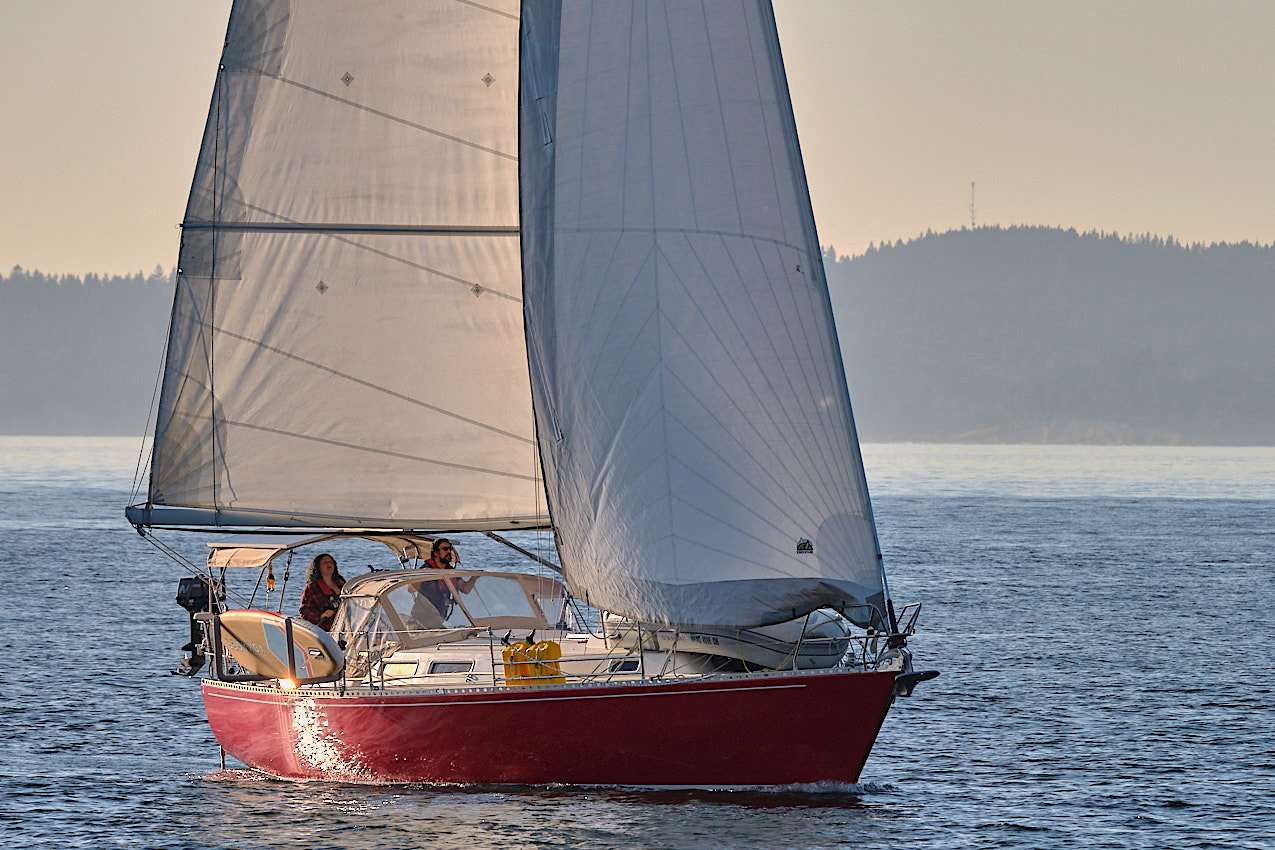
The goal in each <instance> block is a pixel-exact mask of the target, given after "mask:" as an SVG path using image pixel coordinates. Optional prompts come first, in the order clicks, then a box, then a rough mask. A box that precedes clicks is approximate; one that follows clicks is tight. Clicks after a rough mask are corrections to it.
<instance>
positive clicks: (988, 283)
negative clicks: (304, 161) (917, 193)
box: [0, 227, 1275, 445]
mask: <svg viewBox="0 0 1275 850" xmlns="http://www.w3.org/2000/svg"><path fill="white" fill-rule="evenodd" d="M825 262H826V267H827V272H828V281H829V285H830V287H831V290H832V301H833V308H834V310H835V312H836V315H837V326H838V333H839V334H840V339H841V345H842V352H843V354H844V357H845V364H846V375H847V379H848V381H849V384H850V394H851V398H852V399H853V401H854V410H855V418H856V421H857V423H858V426H859V433H860V436H861V437H862V438H863V439H864V440H879V441H890V440H917V441H962V440H963V441H985V442H1091V443H1194V444H1215V445H1227V444H1240V445H1243V444H1248V445H1275V329H1272V327H1271V325H1272V322H1273V321H1275V249H1272V248H1270V247H1264V246H1255V245H1249V244H1240V245H1212V246H1184V245H1181V244H1179V243H1177V242H1175V241H1173V240H1167V239H1161V238H1158V237H1152V236H1143V237H1133V238H1131V237H1117V236H1112V235H1104V234H1078V233H1076V232H1075V231H1071V230H1067V231H1064V230H1059V229H1055V228H1039V227H1017V228H1009V229H1000V228H978V229H976V230H959V231H952V232H949V233H943V234H927V235H926V236H924V237H921V238H919V239H915V240H913V241H911V242H907V243H902V242H897V243H895V244H893V245H883V246H881V247H878V248H874V249H872V250H869V251H868V252H867V253H866V254H864V255H862V256H859V257H854V258H845V257H842V258H838V257H836V256H835V254H833V253H832V252H831V251H829V253H828V255H827V256H826V257H825ZM171 303H172V279H171V275H169V274H167V273H165V272H163V271H162V270H159V269H157V270H156V271H155V272H154V273H153V274H151V275H150V276H149V277H143V276H142V275H140V274H138V275H134V276H131V277H113V278H109V279H107V278H99V277H96V276H89V277H88V278H87V279H84V280H80V279H78V278H67V277H62V278H51V277H47V276H45V275H41V274H39V273H38V272H25V271H23V270H22V269H14V271H13V272H12V273H11V274H10V275H8V276H7V277H5V276H0V433H2V434H84V435H89V434H122V435H137V436H139V437H140V436H141V434H142V431H143V426H144V424H145V421H146V412H147V406H148V404H149V401H150V398H151V393H152V390H153V388H154V382H155V375H156V372H157V370H158V367H159V362H160V358H161V355H162V350H161V349H162V347H163V340H164V333H165V329H166V326H167V323H168V313H169V310H170V307H171Z"/></svg>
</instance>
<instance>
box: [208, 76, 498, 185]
mask: <svg viewBox="0 0 1275 850" xmlns="http://www.w3.org/2000/svg"><path fill="white" fill-rule="evenodd" d="M229 73H235V72H233V71H232V72H229ZM254 73H255V72H254ZM259 76H261V77H264V78H265V79H267V80H274V81H275V82H279V83H283V84H284V85H288V86H292V87H293V88H297V89H300V90H301V91H305V92H309V93H311V94H316V95H318V96H319V97H324V98H327V99H328V100H331V101H334V102H336V103H340V104H342V105H344V106H349V107H352V108H354V109H358V110H360V111H361V112H366V113H368V114H369V115H375V116H376V117H378V118H384V119H385V120H386V121H393V122H394V123H395V124H401V125H403V126H404V127H410V128H412V129H413V130H420V131H421V132H422V133H428V134H430V135H431V136H437V137H438V138H440V139H445V140H447V141H449V142H455V143H456V144H458V145H464V146H465V147H468V148H473V149H474V150H477V151H482V152H483V153H489V154H491V155H492V156H498V157H500V158H501V159H507V160H509V161H511V162H517V161H518V156H517V154H509V153H505V152H504V151H498V150H496V149H495V148H489V147H486V146H484V145H480V144H478V143H477V142H471V141H469V140H468V139H462V138H461V137H459V136H453V135H451V134H449V133H444V132H443V131H441V130H435V129H434V128H432V127H426V126H425V125H424V124H417V123H416V122H415V121H409V120H407V119H406V118H401V117H399V116H397V115H392V114H390V113H388V112H383V111H381V110H379V109H373V108H372V107H370V106H365V105H363V104H361V103H358V102H357V101H353V100H350V99H349V98H346V97H339V96H338V95H335V94H332V93H331V92H326V91H324V90H323V89H319V88H315V87H314V86H308V85H306V84H305V83H301V82H298V81H296V80H290V79H288V78H287V77H284V76H281V75H279V74H259Z"/></svg>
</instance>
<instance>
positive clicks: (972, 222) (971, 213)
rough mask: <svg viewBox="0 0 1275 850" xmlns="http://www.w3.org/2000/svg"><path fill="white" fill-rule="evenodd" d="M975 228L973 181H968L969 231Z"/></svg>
mask: <svg viewBox="0 0 1275 850" xmlns="http://www.w3.org/2000/svg"><path fill="white" fill-rule="evenodd" d="M975 227H976V225H975V223H974V181H973V180H971V181H970V230H973V229H974V228H975Z"/></svg>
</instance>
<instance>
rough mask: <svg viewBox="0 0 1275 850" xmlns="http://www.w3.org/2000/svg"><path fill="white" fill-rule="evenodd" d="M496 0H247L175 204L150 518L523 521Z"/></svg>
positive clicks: (510, 49)
mask: <svg viewBox="0 0 1275 850" xmlns="http://www.w3.org/2000/svg"><path fill="white" fill-rule="evenodd" d="M518 19H519V9H518V3H517V0H483V2H482V3H464V2H455V0H432V2H376V3H368V2H352V0H340V1H337V0H307V2H305V3H301V4H297V3H289V2H287V0H249V1H248V2H237V3H235V5H234V9H233V11H232V13H231V18H230V24H229V29H228V33H227V38H226V46H225V51H224V53H223V56H222V61H221V68H220V71H219V72H218V75H217V84H216V89H215V91H214V94H213V100H212V106H211V109H210V111H209V116H208V123H207V129H206V131H205V134H204V140H203V146H202V149H201V152H200V156H199V161H198V164H197V168H196V172H195V177H194V183H193V187H192V190H191V196H190V203H189V206H188V208H187V212H186V217H185V221H184V223H183V233H182V247H181V253H180V259H179V272H178V283H177V297H176V300H175V304H174V309H173V318H172V329H171V332H170V340H169V348H168V355H167V359H166V372H165V377H164V381H163V387H162V392H161V400H160V408H159V418H158V425H157V428H156V442H155V450H154V456H153V463H152V477H151V489H150V496H149V503H150V505H153V506H156V507H154V508H153V509H151V508H149V507H148V509H147V510H148V512H141V511H133V512H130V517H131V518H134V519H141V520H143V521H144V522H146V523H155V524H163V523H164V522H169V523H180V524H204V525H212V524H216V525H280V526H325V525H331V526H340V527H350V526H365V527H366V526H372V527H381V528H498V527H519V526H527V525H531V524H536V523H541V524H543V523H544V522H545V500H544V496H543V486H542V484H541V483H540V481H539V477H540V462H539V458H538V457H537V453H536V447H535V440H534V423H533V420H532V415H531V399H530V388H529V382H528V375H527V367H526V349H525V341H524V337H523V310H522V293H521V276H520V269H519V263H520V257H519V239H518V178H517V168H518V163H517V140H518V126H517V91H518Z"/></svg>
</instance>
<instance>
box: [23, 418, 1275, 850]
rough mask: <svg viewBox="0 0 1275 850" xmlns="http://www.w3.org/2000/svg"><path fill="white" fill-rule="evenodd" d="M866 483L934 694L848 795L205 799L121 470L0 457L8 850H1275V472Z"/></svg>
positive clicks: (154, 570) (1089, 455) (910, 458)
mask: <svg viewBox="0 0 1275 850" xmlns="http://www.w3.org/2000/svg"><path fill="white" fill-rule="evenodd" d="M864 454H865V457H866V461H867V465H868V475H869V482H870V484H871V486H872V491H873V497H874V507H875V510H876V516H877V523H878V526H879V529H880V535H881V542H882V546H883V548H884V550H885V555H886V560H887V566H888V569H889V572H890V578H891V586H892V591H893V594H894V596H895V598H896V600H899V601H901V602H910V601H921V602H923V603H924V606H925V607H924V611H923V614H922V618H921V633H920V634H919V635H918V637H917V639H916V640H915V641H914V642H913V648H914V651H915V653H916V656H917V659H918V661H919V666H923V667H935V668H938V669H940V670H942V676H941V677H940V678H939V679H937V680H935V681H933V682H929V683H927V684H925V685H923V686H922V687H921V688H920V689H919V690H918V693H917V696H915V697H913V698H912V699H908V700H900V701H899V702H898V703H897V704H896V706H895V707H894V709H893V710H892V711H891V713H890V716H889V717H888V719H887V721H886V724H885V728H884V730H883V731H882V734H881V737H880V739H879V740H878V742H877V746H876V749H875V750H874V751H873V755H872V757H871V759H870V760H869V761H868V765H867V768H866V769H865V771H864V774H863V781H862V783H861V784H859V785H856V786H848V787H826V788H819V789H813V790H812V789H756V790H751V791H732V792H708V791H700V792H658V791H641V790H631V789H606V788H600V789H587V790H579V789H566V788H518V789H508V788H463V789H457V788H442V789H440V788H431V787H423V786H352V785H339V784H328V783H292V782H281V781H272V780H265V779H262V778H260V777H258V776H256V775H254V774H252V773H250V772H248V771H245V770H242V769H237V768H236V766H235V765H233V764H232V765H230V769H228V770H226V771H222V770H221V769H220V763H219V755H218V749H217V745H216V743H215V741H214V740H213V738H212V735H211V734H210V733H209V731H208V728H207V726H206V725H205V723H204V721H203V714H202V706H201V704H200V701H199V694H198V686H197V684H196V683H195V682H193V681H190V680H187V679H182V678H179V677H175V676H170V675H169V674H168V670H169V669H170V668H171V667H172V666H173V665H174V663H175V661H176V659H177V657H178V651H177V648H178V647H179V646H180V645H181V644H182V643H184V642H185V640H186V635H185V629H186V625H185V620H184V617H185V614H184V612H183V611H182V610H181V609H180V608H178V607H177V605H176V604H175V603H174V602H173V595H174V592H175V590H176V582H177V579H178V578H179V576H180V575H181V573H180V571H179V570H178V569H177V568H176V567H174V566H173V565H171V564H170V563H169V562H168V561H167V560H166V559H164V558H163V557H162V556H161V555H159V554H157V553H156V552H155V551H154V550H153V549H152V548H151V547H150V546H148V545H147V544H146V543H145V542H143V541H142V540H141V538H139V537H138V536H137V535H136V534H135V533H134V532H133V531H132V530H131V529H130V528H128V526H127V525H126V524H125V523H124V520H123V517H122V514H121V510H122V506H123V505H124V503H125V502H126V501H127V499H128V495H129V488H130V483H131V480H132V475H133V470H134V465H135V462H136V458H137V446H136V443H135V442H134V441H129V440H112V439H100V440H90V439H34V438H0V603H2V604H0V845H7V846H13V847H110V846H116V845H119V846H127V847H266V846H271V847H297V848H322V847H345V848H364V847H368V848H371V847H378V848H381V847H435V846H438V847H442V846H446V847H453V848H455V847H469V846H480V847H481V846H509V847H576V846H586V845H587V846H593V847H670V848H679V847H717V848H728V847H757V848H772V847H789V846H793V847H804V848H819V847H856V848H873V847H887V846H890V847H908V848H913V847H923V848H924V847H934V848H951V847H987V848H1002V847H1061V846H1085V847H1088V848H1098V847H1121V848H1127V847H1139V848H1140V847H1146V848H1164V847H1174V848H1188V847H1191V848H1205V847H1218V848H1223V847H1225V848H1234V847H1271V846H1275V839H1272V835H1273V834H1275V790H1273V789H1275V754H1273V753H1272V749H1273V740H1275V709H1273V707H1272V702H1273V700H1272V677H1273V676H1275V639H1273V638H1272V636H1271V632H1272V630H1273V628H1275V624H1273V623H1272V616H1271V610H1272V608H1275V580H1273V578H1272V576H1273V575H1275V450H1271V449H1185V448H1173V449H1165V448H1087V447H1017V446H1008V447H971V446H907V445H905V446H899V445H892V446H873V445H870V446H866V447H865V449H864ZM169 539H170V540H171V541H172V542H174V543H175V544H177V545H178V546H180V547H182V549H183V551H184V553H185V554H186V555H188V556H189V557H192V558H195V559H197V560H198V559H199V558H201V557H202V554H201V550H202V548H203V547H202V543H203V540H204V539H205V538H196V537H193V536H190V535H187V536H181V535H177V536H175V537H172V536H170V538H169ZM462 551H464V552H465V553H466V554H467V556H468V559H469V560H468V563H470V564H473V563H475V561H482V560H483V559H484V558H487V557H492V558H494V557H495V555H494V554H493V553H491V552H490V551H489V550H486V549H483V548H482V546H481V544H480V543H479V542H477V541H474V542H469V541H462ZM343 563H349V561H348V560H347V561H344V562H343ZM296 578H297V577H296V576H294V577H293V581H292V585H291V586H290V589H289V591H288V592H289V596H290V595H291V594H292V593H294V592H296V591H297V590H298V587H297V582H296ZM774 722H776V723H779V722H791V723H800V722H802V721H801V718H775V719H774ZM830 734H836V732H835V730H830ZM653 745H658V742H655V743H654V744H653Z"/></svg>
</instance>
